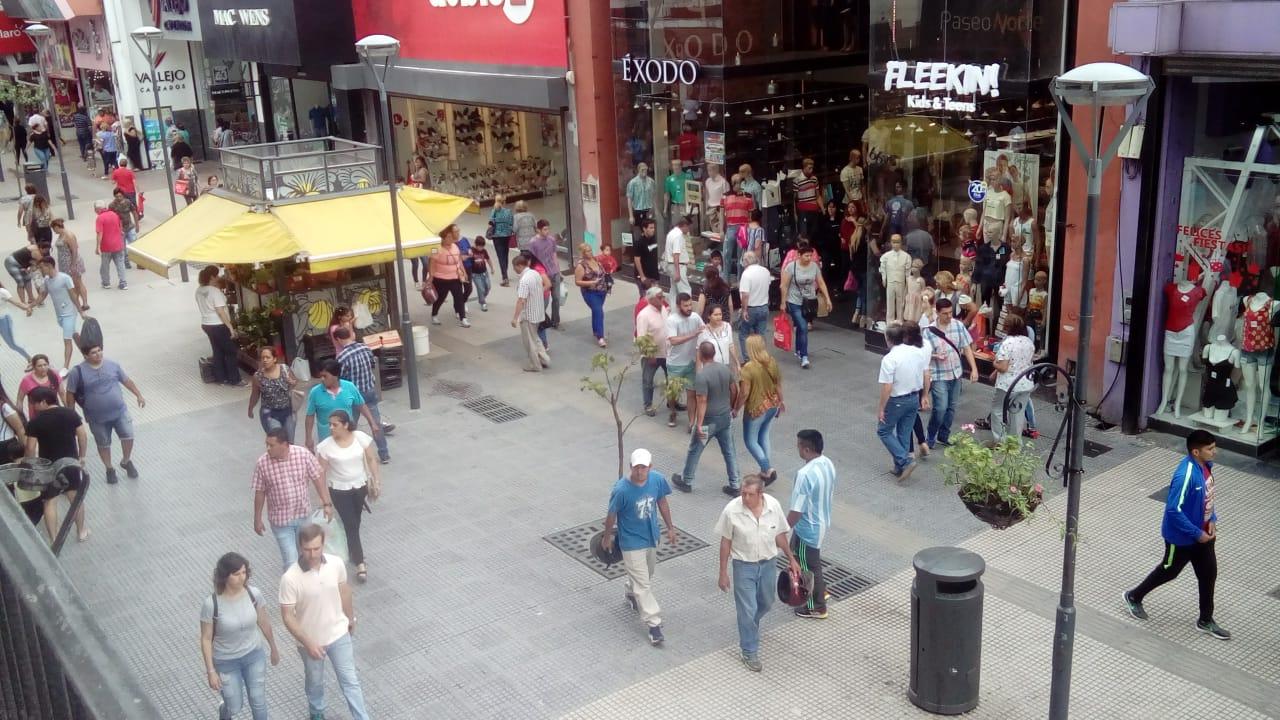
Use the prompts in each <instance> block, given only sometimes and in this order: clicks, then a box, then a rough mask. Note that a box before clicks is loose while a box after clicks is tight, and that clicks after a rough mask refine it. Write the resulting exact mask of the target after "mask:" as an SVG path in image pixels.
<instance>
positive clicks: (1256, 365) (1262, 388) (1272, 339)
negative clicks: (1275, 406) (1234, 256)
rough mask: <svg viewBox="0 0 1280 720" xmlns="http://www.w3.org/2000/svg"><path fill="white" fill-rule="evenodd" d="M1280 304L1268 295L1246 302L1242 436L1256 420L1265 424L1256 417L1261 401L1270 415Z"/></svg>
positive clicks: (1242, 343) (1242, 331)
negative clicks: (1269, 388)
mask: <svg viewBox="0 0 1280 720" xmlns="http://www.w3.org/2000/svg"><path fill="white" fill-rule="evenodd" d="M1278 305H1280V304H1278V303H1276V301H1275V300H1272V299H1271V296H1270V295H1268V294H1267V293H1265V292H1256V293H1254V294H1253V295H1251V296H1250V297H1248V298H1246V299H1245V301H1244V313H1243V314H1242V315H1241V318H1240V319H1241V326H1240V349H1241V351H1242V352H1241V353H1240V372H1241V374H1242V375H1243V376H1244V380H1243V382H1241V383H1240V386H1241V387H1242V388H1244V408H1245V411H1244V428H1243V429H1241V430H1240V434H1241V435H1249V434H1250V430H1251V429H1252V428H1253V423H1254V421H1255V420H1256V421H1257V422H1258V424H1259V425H1260V424H1262V418H1261V417H1256V418H1255V417H1254V415H1253V411H1254V407H1255V406H1256V405H1257V404H1259V403H1258V401H1259V400H1261V401H1262V402H1261V405H1262V412H1261V413H1259V415H1264V414H1266V408H1267V403H1266V397H1267V370H1268V369H1269V368H1268V366H1269V365H1270V364H1271V362H1272V359H1273V356H1274V354H1275V347H1276V328H1275V324H1274V323H1275V320H1276V313H1277V311H1280V306H1278Z"/></svg>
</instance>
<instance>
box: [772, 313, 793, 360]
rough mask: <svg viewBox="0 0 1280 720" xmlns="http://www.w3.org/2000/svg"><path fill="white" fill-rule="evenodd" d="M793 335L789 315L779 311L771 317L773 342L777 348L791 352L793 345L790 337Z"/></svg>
mask: <svg viewBox="0 0 1280 720" xmlns="http://www.w3.org/2000/svg"><path fill="white" fill-rule="evenodd" d="M794 335H795V327H794V326H793V325H792V324H791V316H790V315H787V314H786V313H779V314H778V316H777V317H775V318H774V319H773V344H774V345H775V346H776V347H777V348H778V349H779V350H786V351H787V352H791V349H792V347H793V345H792V337H793V336H794Z"/></svg>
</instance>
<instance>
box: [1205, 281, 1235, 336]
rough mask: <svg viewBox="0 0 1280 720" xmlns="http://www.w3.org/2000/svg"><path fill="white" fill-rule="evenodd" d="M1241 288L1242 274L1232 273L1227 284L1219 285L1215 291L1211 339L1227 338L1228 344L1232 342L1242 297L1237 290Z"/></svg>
mask: <svg viewBox="0 0 1280 720" xmlns="http://www.w3.org/2000/svg"><path fill="white" fill-rule="evenodd" d="M1238 287H1240V274H1239V273H1232V274H1231V276H1230V277H1229V278H1227V281H1226V282H1221V283H1218V289H1216V290H1214V291H1213V301H1212V302H1210V303H1209V320H1210V322H1209V337H1211V338H1217V337H1218V336H1219V335H1222V336H1225V337H1226V338H1227V342H1228V343H1230V342H1231V341H1232V335H1233V333H1234V332H1235V323H1236V308H1237V307H1238V306H1239V305H1240V295H1239V293H1237V292H1236V288H1238Z"/></svg>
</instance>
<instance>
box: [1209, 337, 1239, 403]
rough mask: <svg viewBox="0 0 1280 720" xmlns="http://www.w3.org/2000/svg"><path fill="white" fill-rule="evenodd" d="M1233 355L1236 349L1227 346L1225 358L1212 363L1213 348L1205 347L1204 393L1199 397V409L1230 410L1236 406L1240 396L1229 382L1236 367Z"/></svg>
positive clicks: (1232, 383)
mask: <svg viewBox="0 0 1280 720" xmlns="http://www.w3.org/2000/svg"><path fill="white" fill-rule="evenodd" d="M1235 353H1236V349H1235V348H1233V347H1231V346H1230V345H1227V347H1226V357H1224V358H1223V359H1221V360H1219V361H1217V362H1214V361H1213V356H1214V355H1215V354H1216V352H1215V350H1214V346H1213V345H1206V346H1205V348H1204V353H1203V357H1204V360H1205V363H1204V392H1203V394H1202V396H1201V401H1200V405H1201V407H1205V408H1213V409H1215V410H1230V409H1231V408H1233V407H1235V406H1236V402H1237V401H1238V400H1239V399H1240V396H1239V394H1238V393H1237V392H1236V385H1235V383H1234V382H1232V381H1231V373H1232V371H1233V370H1235V367H1236V363H1235V359H1236V358H1235Z"/></svg>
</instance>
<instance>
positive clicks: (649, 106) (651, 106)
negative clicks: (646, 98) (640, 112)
mask: <svg viewBox="0 0 1280 720" xmlns="http://www.w3.org/2000/svg"><path fill="white" fill-rule="evenodd" d="M644 109H645V110H652V109H653V105H651V104H650V103H645V104H644Z"/></svg>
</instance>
